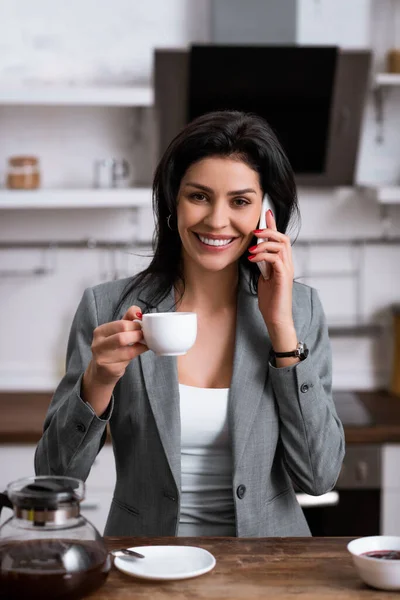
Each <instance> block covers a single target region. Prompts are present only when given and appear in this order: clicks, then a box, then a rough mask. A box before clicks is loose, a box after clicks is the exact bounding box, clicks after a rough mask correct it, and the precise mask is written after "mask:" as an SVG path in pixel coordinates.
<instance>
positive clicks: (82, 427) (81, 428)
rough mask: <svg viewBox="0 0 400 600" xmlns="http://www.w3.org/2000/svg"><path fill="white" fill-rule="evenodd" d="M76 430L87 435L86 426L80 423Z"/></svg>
mask: <svg viewBox="0 0 400 600" xmlns="http://www.w3.org/2000/svg"><path fill="white" fill-rule="evenodd" d="M76 428H77V430H78V431H81V432H82V433H85V431H86V427H85V426H84V424H83V423H78V424H77V426H76Z"/></svg>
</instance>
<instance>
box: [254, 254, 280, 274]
mask: <svg viewBox="0 0 400 600" xmlns="http://www.w3.org/2000/svg"><path fill="white" fill-rule="evenodd" d="M248 260H249V261H250V262H253V263H258V262H261V261H263V260H265V262H267V263H269V264H270V265H272V267H273V268H274V270H276V271H279V272H281V273H283V271H284V265H283V262H282V258H281V257H280V255H279V254H273V253H267V252H262V253H261V254H255V255H254V256H249V257H248Z"/></svg>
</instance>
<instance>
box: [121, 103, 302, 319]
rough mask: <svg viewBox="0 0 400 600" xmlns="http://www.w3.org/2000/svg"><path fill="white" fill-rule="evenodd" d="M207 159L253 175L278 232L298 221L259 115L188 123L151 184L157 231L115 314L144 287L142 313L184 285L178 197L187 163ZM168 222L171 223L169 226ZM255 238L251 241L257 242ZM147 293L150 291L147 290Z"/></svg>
mask: <svg viewBox="0 0 400 600" xmlns="http://www.w3.org/2000/svg"><path fill="white" fill-rule="evenodd" d="M209 156H222V157H230V156H234V157H235V158H239V159H240V160H242V161H243V162H244V163H246V164H247V165H248V166H249V167H250V168H251V169H253V170H254V171H256V172H257V173H258V175H259V178H260V185H261V189H262V192H263V194H265V193H267V194H268V196H269V199H270V201H271V202H272V205H273V209H274V210H273V212H274V216H275V219H276V223H277V228H278V230H279V231H281V232H282V233H286V231H287V228H288V225H289V223H291V222H292V220H293V221H294V222H296V223H298V222H299V218H300V214H299V208H298V203H297V193H296V185H295V180H294V174H293V171H292V168H291V166H290V163H289V160H288V158H287V157H286V154H285V152H284V151H283V149H282V147H281V145H280V143H279V141H278V139H277V137H276V136H275V134H274V132H273V131H272V129H271V127H270V126H269V125H268V123H267V122H266V121H265V120H264V119H263V118H261V117H259V116H257V115H254V114H248V113H243V112H239V111H216V112H210V113H207V114H204V115H202V116H200V117H198V118H196V119H195V120H193V121H192V122H191V123H189V124H188V125H187V126H186V127H185V128H184V129H183V130H182V131H181V132H180V133H179V134H178V135H177V136H176V137H175V138H174V139H173V140H172V142H171V143H170V144H169V146H168V148H167V150H166V151H165V153H164V155H163V157H162V158H161V160H160V162H159V164H158V166H157V169H156V172H155V175H154V181H153V211H154V215H155V221H156V229H155V232H154V236H153V250H154V255H153V259H152V261H151V263H150V265H149V266H148V267H147V268H146V269H144V270H143V271H141V272H140V273H138V274H137V275H136V276H134V277H133V278H132V279H131V280H130V281H129V283H128V285H127V286H126V288H125V290H124V292H123V295H122V297H121V299H120V302H119V304H118V307H117V309H116V313H117V312H118V309H119V307H120V306H121V304H122V303H123V301H124V300H125V298H126V297H127V296H128V295H129V294H130V293H131V292H132V291H133V290H134V289H138V290H140V288H141V287H142V286H146V288H147V292H146V298H147V301H148V306H147V307H145V308H144V310H145V311H146V309H148V308H151V307H154V306H157V304H158V303H159V302H161V301H162V300H163V299H164V298H166V296H167V295H168V294H169V293H170V292H171V289H172V286H174V285H175V284H176V283H177V282H178V281H180V282H181V283H182V284H183V288H182V289H184V285H185V282H184V278H183V269H182V260H181V254H182V243H181V239H180V236H179V233H178V230H177V196H178V191H179V187H180V183H181V180H182V178H183V176H184V174H185V172H186V171H187V169H188V168H189V167H190V165H192V164H194V163H196V162H197V161H199V160H201V159H204V158H206V157H209ZM168 218H169V225H170V226H168V221H167V220H168ZM255 243H256V240H255V239H253V241H252V242H251V245H252V244H255ZM239 263H240V264H241V265H242V266H243V268H244V269H245V270H246V271H248V272H249V275H250V277H249V282H250V290H251V293H253V294H256V293H257V282H258V278H259V275H260V271H259V269H258V267H257V265H256V264H254V263H251V262H250V261H249V260H247V255H245V254H244V255H242V256H241V258H240V259H239ZM149 290H150V291H149Z"/></svg>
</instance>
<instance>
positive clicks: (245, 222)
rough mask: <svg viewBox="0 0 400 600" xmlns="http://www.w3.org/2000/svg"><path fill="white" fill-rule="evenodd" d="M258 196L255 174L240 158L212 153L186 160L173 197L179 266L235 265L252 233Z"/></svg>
mask: <svg viewBox="0 0 400 600" xmlns="http://www.w3.org/2000/svg"><path fill="white" fill-rule="evenodd" d="M262 196H263V194H262V190H261V187H260V180H259V176H258V173H256V172H255V171H254V170H253V169H251V168H250V167H249V166H248V165H247V164H246V163H244V162H243V161H242V160H239V159H237V158H236V159H235V157H232V158H228V157H227V158H225V157H218V156H213V157H209V158H204V159H202V160H200V161H198V162H196V163H194V164H192V165H191V166H190V167H189V168H188V170H187V171H186V173H185V175H184V176H183V178H182V181H181V185H180V187H179V191H178V199H177V200H178V201H177V221H178V232H179V235H180V238H181V242H182V256H183V261H184V264H185V269H186V270H188V269H189V270H191V271H192V272H193V270H196V269H206V270H217V271H220V270H221V269H224V268H226V267H228V266H229V265H231V266H233V267H234V268H236V261H237V260H239V258H240V257H241V256H242V255H243V253H244V252H245V251H246V250H247V248H248V247H249V243H250V241H251V239H252V237H253V235H254V233H253V230H254V229H255V228H256V226H257V223H258V220H259V217H260V211H261V202H262Z"/></svg>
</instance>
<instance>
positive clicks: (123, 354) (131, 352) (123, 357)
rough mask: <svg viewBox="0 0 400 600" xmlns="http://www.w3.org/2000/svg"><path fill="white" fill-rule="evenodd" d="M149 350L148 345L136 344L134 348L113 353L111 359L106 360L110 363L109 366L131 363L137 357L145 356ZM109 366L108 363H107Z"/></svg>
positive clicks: (121, 349)
mask: <svg viewBox="0 0 400 600" xmlns="http://www.w3.org/2000/svg"><path fill="white" fill-rule="evenodd" d="M147 350H149V348H148V346H146V344H134V345H133V346H127V347H126V348H120V349H119V350H118V351H115V352H113V353H112V354H111V355H110V356H109V357H107V358H106V359H105V363H106V361H109V364H116V363H121V362H122V363H123V362H125V363H126V362H130V361H131V360H133V359H134V358H136V356H139V355H140V354H143V352H147ZM106 364H107V363H106Z"/></svg>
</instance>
